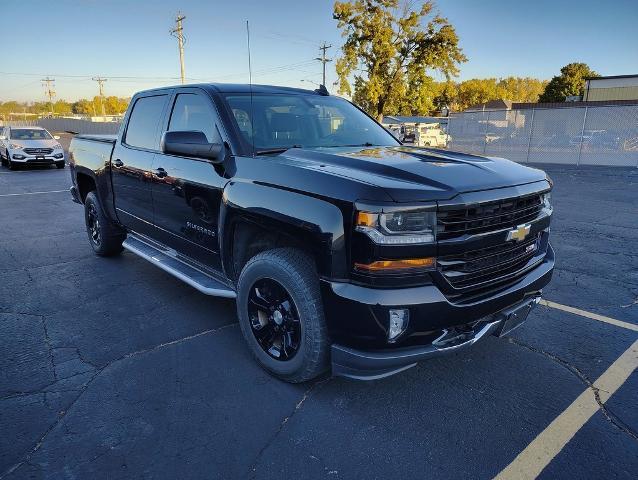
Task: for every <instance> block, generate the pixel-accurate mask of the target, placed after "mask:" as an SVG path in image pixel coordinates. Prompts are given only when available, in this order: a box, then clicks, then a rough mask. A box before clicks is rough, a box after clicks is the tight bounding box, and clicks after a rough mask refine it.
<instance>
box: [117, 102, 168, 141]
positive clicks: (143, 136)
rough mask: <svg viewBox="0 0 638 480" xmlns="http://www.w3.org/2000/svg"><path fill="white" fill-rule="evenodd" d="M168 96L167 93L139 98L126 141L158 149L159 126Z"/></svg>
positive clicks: (128, 127)
mask: <svg viewBox="0 0 638 480" xmlns="http://www.w3.org/2000/svg"><path fill="white" fill-rule="evenodd" d="M167 98H168V96H167V95H154V96H152V97H141V98H138V99H137V101H136V102H135V105H134V106H133V111H132V112H131V115H130V116H129V121H128V125H127V127H126V136H125V138H124V143H126V144H127V145H129V146H131V147H137V148H143V149H146V150H158V148H159V140H158V138H157V127H158V125H159V122H160V120H161V117H162V112H163V111H164V105H165V104H166V99H167Z"/></svg>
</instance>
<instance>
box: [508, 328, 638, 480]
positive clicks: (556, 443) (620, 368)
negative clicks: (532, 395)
mask: <svg viewBox="0 0 638 480" xmlns="http://www.w3.org/2000/svg"><path fill="white" fill-rule="evenodd" d="M636 368H638V340H637V341H635V342H634V343H633V344H632V345H631V347H629V348H628V349H627V350H626V351H625V352H624V353H623V354H622V355H621V356H620V358H618V360H616V361H615V362H614V363H613V364H612V365H611V366H610V367H609V368H608V369H607V370H605V372H604V373H603V374H602V375H601V376H600V377H598V380H596V381H595V382H594V383H593V388H588V389H587V390H585V391H584V392H583V393H582V394H580V396H579V397H578V398H577V399H576V400H574V402H573V403H572V404H571V405H570V406H569V407H567V409H566V410H565V411H563V413H561V414H560V415H559V416H558V417H557V418H556V419H555V420H554V421H553V422H552V423H550V424H549V426H548V427H547V428H546V429H545V430H543V431H542V432H541V433H540V434H539V435H538V436H537V437H536V438H535V439H534V440H533V441H532V443H530V444H529V445H528V446H527V447H526V448H525V450H523V451H522V452H521V453H520V454H519V455H518V456H517V457H516V458H515V459H514V461H513V462H512V463H510V464H509V465H508V466H507V467H506V468H505V470H503V471H502V472H501V473H499V474H498V475H497V476H496V477H495V480H505V479H517V480H518V479H532V478H536V477H537V476H538V475H540V473H541V472H542V471H543V469H544V468H545V467H546V466H547V465H548V464H549V463H550V462H551V461H552V460H553V459H554V457H556V455H558V454H559V453H560V451H561V450H562V449H563V447H565V445H566V444H567V442H569V441H570V440H571V439H572V438H573V437H574V435H576V432H578V430H580V429H581V428H582V426H583V425H585V423H587V421H588V420H589V419H590V418H591V417H592V416H593V415H594V414H595V413H596V412H597V411H598V410H599V408H600V405H599V404H598V402H597V401H596V397H595V396H594V389H596V390H597V391H598V395H599V398H600V401H601V403H603V404H604V403H605V402H607V400H609V398H610V397H611V396H612V395H613V394H614V392H616V390H618V389H619V388H620V386H621V385H622V384H623V383H625V381H626V380H627V379H628V378H629V375H631V374H632V373H633V372H634V370H636Z"/></svg>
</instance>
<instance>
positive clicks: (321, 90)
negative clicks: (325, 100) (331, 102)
mask: <svg viewBox="0 0 638 480" xmlns="http://www.w3.org/2000/svg"><path fill="white" fill-rule="evenodd" d="M315 92H317V93H318V94H319V95H323V96H325V97H327V96H329V95H330V92H329V91H328V89H327V88H326V86H325V85H324V84H323V83H322V84H321V85H319V88H317V89H315Z"/></svg>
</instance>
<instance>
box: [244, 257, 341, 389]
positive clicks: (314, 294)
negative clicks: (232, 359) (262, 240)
mask: <svg viewBox="0 0 638 480" xmlns="http://www.w3.org/2000/svg"><path fill="white" fill-rule="evenodd" d="M237 292H238V294H237V313H238V316H239V324H240V326H241V330H242V333H243V335H244V338H245V339H246V342H247V343H248V345H249V347H250V349H251V351H252V353H253V355H254V356H255V358H256V359H257V361H258V362H259V363H260V364H261V366H262V367H263V368H265V369H266V370H268V371H269V372H270V373H272V374H273V375H275V376H276V377H279V378H281V379H282V380H285V381H288V382H292V383H298V382H305V381H307V380H311V379H313V378H314V377H316V376H318V375H320V374H321V373H322V372H324V371H325V370H326V369H327V368H328V355H329V341H328V334H327V331H326V326H325V320H324V314H323V304H322V301H321V294H320V292H319V276H318V274H317V271H316V268H315V265H314V262H313V261H312V260H311V259H310V258H309V257H308V256H307V255H306V254H304V253H303V252H302V251H300V250H297V249H293V248H278V249H275V250H269V251H266V252H262V253H260V254H258V255H256V256H254V257H253V258H252V259H250V260H249V261H248V263H247V264H246V266H245V267H244V268H243V270H242V272H241V275H240V276H239V281H238V285H237Z"/></svg>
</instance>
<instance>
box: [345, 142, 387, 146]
mask: <svg viewBox="0 0 638 480" xmlns="http://www.w3.org/2000/svg"><path fill="white" fill-rule="evenodd" d="M341 146H342V147H377V146H380V145H375V144H374V143H370V142H366V143H356V144H353V145H341Z"/></svg>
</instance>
